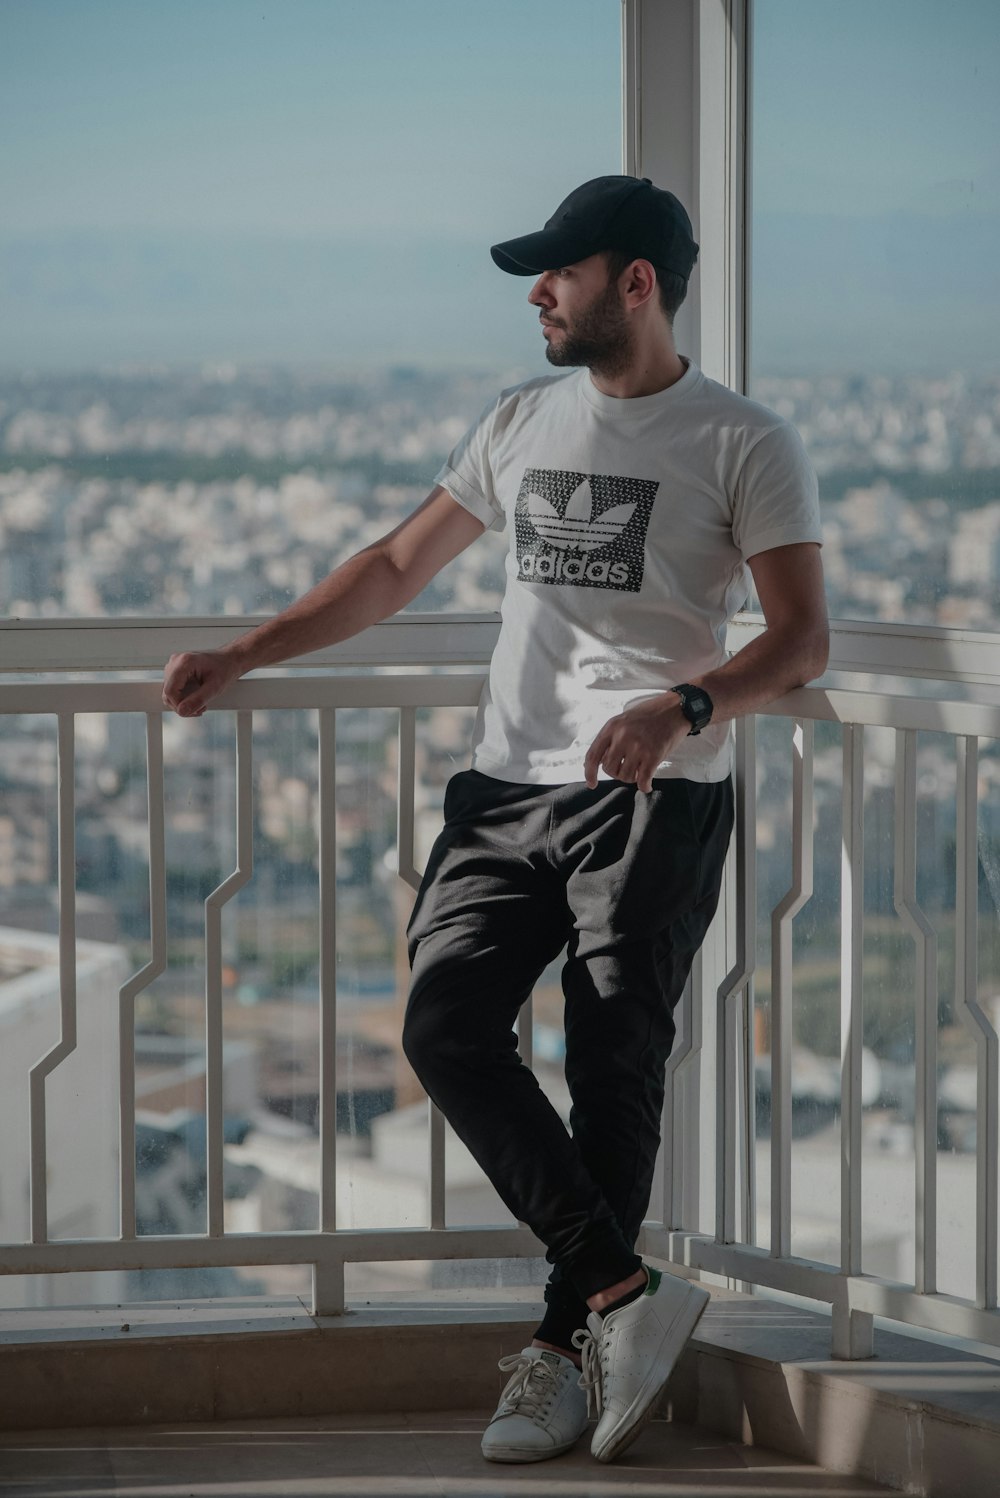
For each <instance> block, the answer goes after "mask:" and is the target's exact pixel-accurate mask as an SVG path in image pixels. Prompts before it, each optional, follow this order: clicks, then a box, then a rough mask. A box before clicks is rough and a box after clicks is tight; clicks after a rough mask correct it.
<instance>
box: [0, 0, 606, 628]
mask: <svg viewBox="0 0 1000 1498" xmlns="http://www.w3.org/2000/svg"><path fill="white" fill-rule="evenodd" d="M3 30H4V45H3V49H2V52H0V135H2V138H3V140H4V146H5V150H4V155H3V159H2V161H0V198H2V201H3V204H4V215H3V225H2V227H0V320H2V323H3V327H4V339H3V349H2V351H0V519H2V523H3V529H4V542H5V544H4V547H3V553H2V560H0V569H2V571H0V578H2V581H3V584H4V593H5V595H6V598H7V599H8V600H9V602H10V605H11V606H12V607H13V609H14V611H15V612H16V613H17V614H18V615H19V616H20V617H25V618H28V617H33V616H38V615H54V616H58V615H60V614H64V615H71V616H72V615H89V614H119V615H120V614H150V613H154V614H172V613H178V614H180V613H188V614H220V613H225V614H245V613H253V612H270V611H272V610H274V609H277V608H279V607H281V606H282V605H283V604H285V603H287V602H289V601H290V600H291V599H292V598H293V597H295V596H297V595H298V594H299V593H301V592H303V591H304V590H305V589H306V588H308V587H309V586H311V585H312V583H313V582H314V581H316V580H317V579H318V578H319V577H320V576H323V575H324V574H325V573H326V572H327V571H329V570H330V568H331V567H332V566H334V565H335V564H336V563H337V562H338V561H341V560H343V559H344V558H345V557H346V556H348V555H350V554H351V553H352V552H353V551H355V550H357V549H358V548H359V547H361V546H363V545H366V544H368V543H369V542H370V541H372V540H373V539H374V538H375V537H376V536H377V535H380V534H382V533H384V532H385V531H386V530H387V529H391V528H392V527H393V526H394V525H395V524H396V523H397V522H398V521H399V519H400V518H401V517H402V515H403V514H405V513H406V512H408V511H409V510H410V509H412V508H413V507H414V506H415V505H416V504H417V503H419V502H420V500H422V499H423V497H424V496H425V494H426V493H427V492H428V490H429V489H430V487H431V483H432V481H433V478H434V476H435V474H436V472H437V470H438V468H439V467H440V464H441V461H442V459H443V458H444V457H445V456H446V455H447V453H448V452H449V451H450V449H451V448H452V446H453V445H454V443H455V442H456V441H457V439H458V438H459V437H460V436H461V434H462V432H463V431H464V430H465V428H466V427H467V426H468V425H469V423H470V422H471V421H473V420H474V419H475V417H476V416H477V415H478V414H479V412H480V410H481V409H482V408H483V406H484V405H485V404H486V402H487V400H489V399H491V398H492V397H493V396H495V394H496V393H497V391H498V390H499V389H500V388H502V387H503V386H504V385H508V384H512V383H515V382H516V381H517V380H519V379H523V378H527V377H529V376H530V375H532V374H536V373H544V372H546V371H547V368H548V366H547V365H546V364H545V358H544V346H543V343H542V340H541V338H540V336H539V328H538V323H537V318H536V317H535V315H534V313H533V311H532V309H531V308H529V307H528V306H527V304H526V302H525V296H526V293H527V291H528V289H529V287H530V285H531V280H530V278H526V279H521V278H516V277H512V276H508V275H505V274H503V273H502V272H501V271H499V270H498V269H497V268H496V267H495V266H494V264H493V262H492V260H491V259H490V256H489V246H490V244H491V243H494V242H496V241H498V240H501V239H506V238H510V237H511V236H512V235H515V234H518V233H523V232H527V231H529V230H531V229H535V228H537V227H539V226H540V225H541V223H542V222H544V220H545V219H547V218H548V217H549V215H550V214H551V213H552V211H553V209H554V207H555V206H556V203H557V202H558V201H559V200H560V199H561V198H562V197H563V196H565V194H566V193H567V192H568V191H569V190H570V189H571V188H572V187H574V186H576V185H577V184H578V183H579V182H582V181H584V180H586V179H587V178H589V177H593V176H597V175H599V174H600V173H603V172H617V171H620V170H621V127H620V88H621V83H620V79H621V63H620V40H619V33H620V7H619V5H618V4H617V0H504V3H503V4H501V5H496V6H486V5H470V4H468V0H365V3H364V4H360V3H353V0H286V3H284V4H283V5H280V6H271V7H264V8H262V7H260V6H257V5H251V4H250V3H249V0H216V3H213V4H212V5H210V6H206V5H202V4H199V3H197V0H177V3H176V4H171V5H169V6H153V5H124V4H121V3H117V0H92V3H89V4H87V5H84V6H81V5H76V4H73V3H67V0H37V3H33V4H30V5H27V4H19V5H10V6H7V7H6V8H5V10H4V17H3ZM556 60H557V65H556ZM501 557H502V543H501V542H500V538H498V537H496V536H494V535H490V536H487V537H485V538H483V539H482V541H481V542H480V543H479V544H478V545H477V546H476V547H474V548H472V551H471V553H469V554H467V555H466V556H465V557H463V558H462V559H460V561H459V562H458V563H457V564H456V565H455V566H453V567H451V568H450V569H449V570H448V572H447V573H446V574H445V575H444V576H443V577H442V578H441V579H439V580H437V581H436V582H435V584H434V586H433V587H432V588H431V589H429V590H428V592H427V594H426V595H425V597H424V598H423V599H422V600H421V601H420V603H419V605H418V606H420V607H423V608H435V609H437V608H442V607H455V608H458V609H462V610H469V609H483V608H492V607H495V606H496V603H497V599H498V593H499V587H500V579H501V575H502V567H501Z"/></svg>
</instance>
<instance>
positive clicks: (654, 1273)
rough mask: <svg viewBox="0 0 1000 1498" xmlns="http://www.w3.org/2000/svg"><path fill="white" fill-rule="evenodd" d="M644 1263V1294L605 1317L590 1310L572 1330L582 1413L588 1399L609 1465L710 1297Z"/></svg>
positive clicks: (600, 1451) (595, 1447) (642, 1419)
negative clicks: (583, 1395)
mask: <svg viewBox="0 0 1000 1498" xmlns="http://www.w3.org/2000/svg"><path fill="white" fill-rule="evenodd" d="M644 1267H645V1269H646V1273H647V1275H648V1276H649V1284H648V1285H647V1286H646V1289H645V1290H644V1291H643V1293H642V1295H640V1296H639V1297H638V1298H637V1299H636V1300H633V1301H630V1302H629V1304H628V1305H627V1306H622V1308H621V1310H620V1311H612V1312H611V1313H610V1314H609V1315H608V1316H605V1317H603V1318H602V1317H601V1316H599V1315H598V1314H597V1312H596V1311H591V1313H590V1315H589V1316H588V1317H587V1327H588V1330H587V1331H582V1330H581V1331H578V1332H574V1333H573V1346H574V1347H579V1348H580V1349H581V1351H582V1353H583V1377H582V1378H581V1380H580V1385H581V1387H582V1388H584V1389H586V1390H587V1391H588V1412H589V1406H590V1405H591V1404H592V1403H594V1404H596V1407H597V1414H598V1415H599V1416H600V1418H599V1420H598V1422H597V1429H596V1430H595V1431H594V1438H593V1440H592V1441H591V1443H590V1450H591V1453H592V1455H593V1456H595V1457H596V1458H597V1460H598V1461H599V1462H613V1461H614V1459H615V1457H616V1456H620V1455H621V1453H622V1452H623V1451H624V1450H625V1448H626V1447H627V1446H630V1445H631V1444H632V1442H633V1441H634V1440H635V1438H636V1436H637V1435H638V1434H639V1432H640V1431H641V1430H642V1427H643V1426H644V1425H645V1423H646V1421H647V1420H648V1419H649V1417H650V1415H651V1414H652V1412H653V1406H654V1404H655V1403H656V1397H657V1395H658V1394H659V1393H660V1391H661V1390H662V1388H663V1386H664V1384H665V1383H666V1382H667V1379H668V1378H669V1377H670V1375H671V1373H672V1372H673V1368H674V1364H675V1363H676V1362H677V1359H678V1358H679V1357H680V1355H681V1353H682V1352H683V1350H684V1346H685V1344H686V1342H687V1340H688V1338H689V1337H690V1335H691V1333H692V1332H693V1331H694V1329H695V1327H696V1326H697V1324H698V1321H699V1319H700V1317H701V1314H702V1312H703V1311H704V1309H705V1307H706V1306H707V1305H708V1302H709V1300H710V1299H711V1296H710V1295H709V1293H708V1291H707V1290H706V1289H705V1288H704V1287H703V1286H702V1285H696V1284H693V1283H692V1282H691V1281H690V1280H682V1279H678V1278H677V1276H676V1275H671V1274H662V1273H661V1272H660V1270H658V1269H651V1268H650V1267H649V1266H648V1265H646V1266H644ZM592 1395H593V1399H591V1396H592Z"/></svg>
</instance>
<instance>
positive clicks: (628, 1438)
mask: <svg viewBox="0 0 1000 1498" xmlns="http://www.w3.org/2000/svg"><path fill="white" fill-rule="evenodd" d="M711 1298H712V1297H711V1296H710V1295H709V1293H708V1291H707V1290H705V1289H703V1288H702V1286H701V1285H692V1286H691V1288H690V1290H689V1291H688V1296H687V1301H686V1303H685V1304H683V1305H682V1306H681V1308H680V1310H679V1311H678V1313H677V1315H676V1317H675V1318H674V1321H673V1324H672V1326H671V1328H670V1331H669V1332H668V1333H667V1337H666V1340H665V1342H664V1344H663V1347H662V1348H661V1349H660V1355H659V1357H658V1358H657V1360H656V1362H655V1363H654V1364H653V1366H652V1368H651V1369H650V1370H649V1374H648V1376H647V1378H646V1382H645V1383H644V1384H643V1386H642V1388H641V1389H640V1391H639V1393H638V1394H637V1395H636V1397H635V1399H634V1400H633V1401H632V1403H631V1404H630V1405H629V1407H628V1409H627V1410H626V1411H625V1413H624V1415H622V1417H621V1419H620V1420H619V1422H618V1424H617V1425H616V1426H615V1427H614V1429H613V1430H612V1431H611V1434H610V1435H609V1436H608V1437H607V1438H606V1440H605V1441H604V1442H603V1444H602V1445H601V1446H600V1447H599V1448H598V1447H597V1446H595V1445H591V1448H590V1452H591V1455H592V1456H594V1457H595V1458H596V1459H597V1461H599V1462H613V1461H614V1460H615V1458H616V1457H618V1456H621V1454H622V1452H623V1451H624V1450H625V1449H626V1448H627V1447H629V1446H631V1444H632V1442H633V1441H634V1440H635V1439H636V1437H637V1436H638V1435H640V1434H641V1432H642V1429H643V1427H644V1426H645V1425H646V1424H647V1422H648V1421H649V1419H650V1417H651V1415H652V1413H653V1406H654V1404H655V1403H656V1399H657V1395H658V1394H660V1393H661V1392H662V1390H663V1387H664V1385H665V1384H666V1382H667V1380H668V1379H669V1377H670V1375H671V1373H673V1371H674V1367H675V1366H676V1363H677V1360H678V1358H679V1357H680V1355H681V1353H682V1352H683V1351H684V1348H685V1347H686V1346H687V1343H688V1340H689V1339H690V1337H691V1334H692V1332H693V1331H694V1329H695V1327H696V1326H697V1325H698V1322H699V1321H700V1320H701V1318H702V1316H703V1315H704V1312H705V1308H706V1307H707V1305H708V1303H709V1301H710V1300H711Z"/></svg>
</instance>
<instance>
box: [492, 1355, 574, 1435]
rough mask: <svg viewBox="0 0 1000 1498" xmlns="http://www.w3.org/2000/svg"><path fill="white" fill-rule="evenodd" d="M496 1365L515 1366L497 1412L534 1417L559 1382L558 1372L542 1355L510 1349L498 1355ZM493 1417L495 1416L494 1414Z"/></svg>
mask: <svg viewBox="0 0 1000 1498" xmlns="http://www.w3.org/2000/svg"><path fill="white" fill-rule="evenodd" d="M497 1367H498V1368H499V1369H500V1370H501V1372H502V1373H507V1372H509V1371H510V1369H512V1368H513V1369H514V1370H515V1371H514V1376H513V1378H511V1379H510V1380H509V1381H508V1383H507V1386H506V1387H505V1389H504V1391H503V1393H502V1394H501V1396H500V1408H499V1409H498V1410H497V1414H498V1415H513V1414H519V1415H527V1416H528V1417H529V1419H534V1418H535V1416H536V1415H539V1414H540V1413H541V1412H542V1408H543V1406H544V1404H545V1402H546V1400H547V1399H548V1398H549V1396H550V1395H551V1394H554V1393H555V1391H556V1389H557V1387H558V1385H559V1375H558V1373H555V1372H554V1371H553V1370H552V1369H551V1368H550V1367H549V1365H548V1363H543V1362H542V1360H541V1358H526V1357H525V1356H524V1355H523V1354H522V1353H519V1352H514V1353H511V1355H510V1357H506V1358H501V1359H500V1361H499V1363H498V1364H497ZM494 1418H495V1417H494Z"/></svg>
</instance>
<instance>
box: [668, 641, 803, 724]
mask: <svg viewBox="0 0 1000 1498" xmlns="http://www.w3.org/2000/svg"><path fill="white" fill-rule="evenodd" d="M828 654H829V635H828V633H827V632H826V631H825V630H823V631H820V630H817V631H815V632H814V633H812V634H807V635H802V634H796V635H795V636H794V637H793V636H790V635H789V634H788V633H786V632H785V631H779V630H773V629H766V630H765V631H764V633H763V634H761V635H758V636H757V638H756V639H755V640H751V641H750V643H749V645H745V646H744V647H743V649H742V650H741V651H739V652H738V653H737V654H736V655H734V656H733V657H732V659H731V660H728V661H726V663H725V665H723V666H719V668H718V669H717V670H715V671H708V672H706V673H705V675H704V676H695V677H692V679H691V685H692V686H697V687H704V688H705V691H706V692H707V693H708V695H709V696H710V697H711V699H712V705H713V712H712V722H713V723H724V722H727V721H728V720H729V719H731V718H742V717H743V716H744V715H745V714H747V713H755V712H757V711H758V710H759V709H760V708H762V707H764V706H766V704H767V703H769V702H774V701H775V700H776V698H778V697H783V696H784V695H785V693H786V692H791V691H792V690H793V689H794V688H795V687H801V686H805V684H806V682H808V681H814V680H815V679H816V677H817V676H822V674H823V672H824V671H825V670H826V663H827V658H828Z"/></svg>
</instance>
